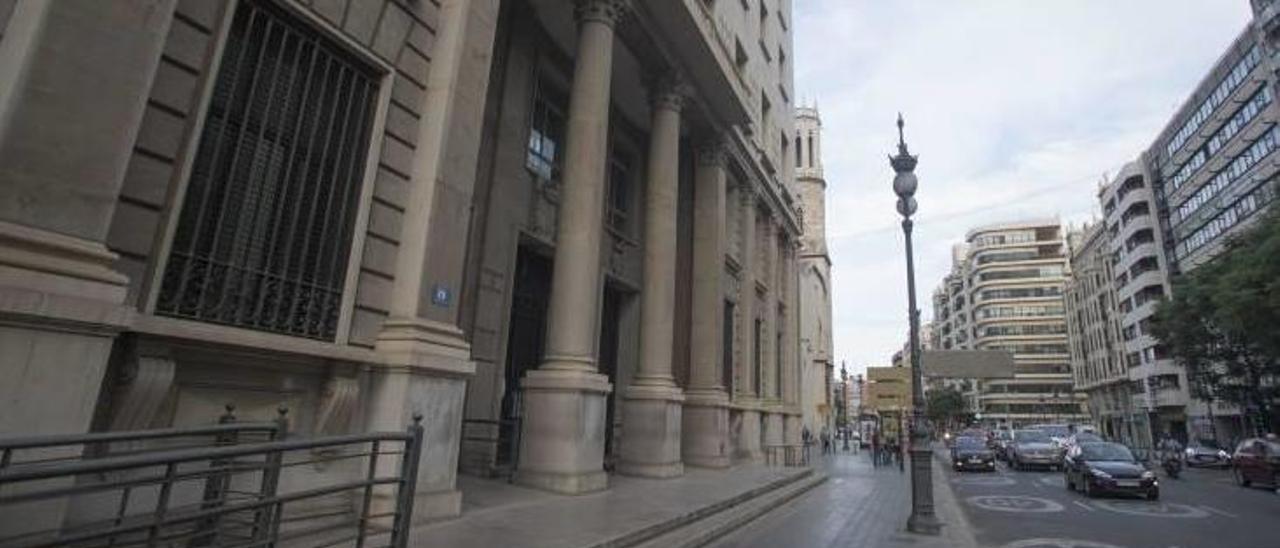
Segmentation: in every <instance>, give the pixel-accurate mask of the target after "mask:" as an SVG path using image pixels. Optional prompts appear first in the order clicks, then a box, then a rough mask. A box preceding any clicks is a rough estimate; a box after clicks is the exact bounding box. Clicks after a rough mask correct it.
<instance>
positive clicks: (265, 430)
mask: <svg viewBox="0 0 1280 548" xmlns="http://www.w3.org/2000/svg"><path fill="white" fill-rule="evenodd" d="M277 412H278V417H277V418H276V420H274V421H263V422H236V417H235V406H234V405H230V404H228V405H227V406H226V413H225V414H224V415H222V416H221V417H219V418H218V423H217V424H213V425H209V426H197V427H188V428H159V429H153V430H127V431H117V432H97V433H91V434H54V435H45V436H23V437H7V438H6V437H0V470H4V469H5V468H9V467H14V466H23V465H29V464H40V463H48V462H55V461H64V462H65V461H73V460H81V459H89V458H104V457H109V456H124V455H132V454H139V453H144V452H148V451H155V450H158V449H166V450H173V449H181V448H185V447H208V446H211V445H234V444H237V443H241V442H248V441H255V440H256V441H272V440H275V439H277V438H280V437H281V436H282V435H283V433H284V431H285V430H286V424H287V423H286V422H285V420H286V419H285V417H286V414H287V413H288V410H287V409H286V408H284V407H281V408H279V409H278V410H277ZM24 456H26V457H27V458H23V457H24Z"/></svg>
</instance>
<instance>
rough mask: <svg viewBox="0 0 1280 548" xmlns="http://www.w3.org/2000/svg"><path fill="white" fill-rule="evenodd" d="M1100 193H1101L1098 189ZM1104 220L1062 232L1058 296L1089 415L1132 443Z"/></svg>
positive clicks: (1110, 433)
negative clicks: (1063, 264)
mask: <svg viewBox="0 0 1280 548" xmlns="http://www.w3.org/2000/svg"><path fill="white" fill-rule="evenodd" d="M1099 194H1102V192H1101V190H1100V192H1099ZM1109 244H1110V240H1109V239H1108V238H1107V233H1106V224H1105V223H1103V222H1095V223H1093V224H1089V225H1086V226H1084V227H1083V228H1081V229H1080V230H1078V231H1073V232H1069V233H1068V234H1067V247H1068V251H1069V253H1070V260H1071V277H1070V278H1069V279H1068V280H1067V284H1066V288H1065V295H1064V297H1063V299H1064V301H1065V302H1066V307H1067V341H1068V344H1069V346H1070V347H1071V375H1072V379H1073V380H1074V381H1075V387H1076V389H1077V390H1080V391H1082V392H1084V393H1085V394H1087V395H1088V398H1089V414H1090V417H1091V418H1092V420H1093V424H1094V425H1095V426H1096V427H1097V428H1098V429H1099V432H1100V433H1101V434H1103V435H1104V436H1106V437H1107V438H1108V439H1116V440H1123V441H1124V442H1126V443H1130V444H1132V443H1133V440H1134V439H1136V436H1135V432H1134V430H1133V421H1132V420H1131V419H1132V416H1133V405H1132V398H1131V397H1130V394H1129V385H1130V383H1129V372H1128V368H1127V367H1125V365H1124V345H1123V342H1122V341H1121V340H1120V318H1119V315H1118V313H1117V312H1116V308H1115V301H1116V292H1115V286H1114V282H1113V279H1114V275H1113V269H1112V266H1113V265H1112V259H1111V258H1112V254H1111V246H1110V245H1109Z"/></svg>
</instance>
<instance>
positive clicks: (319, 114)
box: [156, 0, 377, 340]
mask: <svg viewBox="0 0 1280 548" xmlns="http://www.w3.org/2000/svg"><path fill="white" fill-rule="evenodd" d="M374 78H375V73H374V72H373V71H372V70H371V69H370V68H369V67H367V66H365V65H363V64H362V63H360V62H359V61H358V60H356V59H354V58H353V57H352V56H351V55H349V54H348V53H347V52H344V51H342V50H340V49H339V48H338V47H337V46H335V45H333V44H331V43H330V42H329V41H328V39H327V38H325V37H323V36H321V35H320V34H318V33H317V32H316V31H314V30H312V29H310V28H309V27H307V26H305V25H303V24H300V23H298V22H297V21H295V20H294V18H293V17H292V16H290V15H289V14H287V13H284V12H282V11H281V10H280V9H279V8H278V7H275V6H272V5H270V3H269V2H266V1H262V0H246V1H243V2H241V3H240V5H239V7H238V8H237V10H236V13H235V16H234V17H233V21H232V24H231V29H230V32H229V35H228V37H227V44H226V47H225V50H224V53H223V61H222V66H221V68H220V69H219V71H218V76H217V80H216V82H215V84H214V90H213V96H212V99H211V101H210V105H209V112H208V116H207V118H206V122H205V127H204V130H203V134H202V135H201V138H200V145H199V148H198V150H197V153H196V160H195V164H194V166H193V169H192V173H191V178H190V181H189V184H188V187H187V191H186V197H185V198H184V200H183V205H182V212H181V216H180V217H179V222H178V227H177V231H176V233H175V237H174V241H173V247H172V250H171V251H170V254H169V262H168V264H167V266H166V268H165V272H164V279H163V282H162V284H161V289H160V298H159V301H158V302H157V306H156V311H157V312H158V313H160V314H164V315H168V316H177V317H183V318H191V319H196V320H201V321H206V322H212V323H220V324H227V325H235V326H240V327H247V328H250V329H258V330H263V331H272V332H277V333H284V334H288V335H295V336H301V337H310V338H316V339H325V340H331V339H332V338H333V337H334V335H335V333H336V331H337V323H338V312H339V307H340V306H341V300H342V299H341V296H342V290H343V279H344V277H345V273H346V267H347V256H348V254H349V251H350V247H351V236H352V231H353V225H354V223H355V218H356V213H357V212H356V208H357V207H358V200H359V198H358V197H359V188H358V187H359V183H360V179H361V175H362V174H363V172H364V164H365V162H364V159H365V156H366V154H367V152H368V146H369V134H370V131H371V128H370V126H371V125H372V123H373V104H374V99H375V97H376V95H377V83H376V82H375V80H374Z"/></svg>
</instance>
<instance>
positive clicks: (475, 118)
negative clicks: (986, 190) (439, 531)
mask: <svg viewBox="0 0 1280 548" xmlns="http://www.w3.org/2000/svg"><path fill="white" fill-rule="evenodd" d="M790 14H791V10H790V2H789V1H788V0H765V1H763V2H758V3H757V2H752V3H750V4H749V5H748V4H746V3H735V2H716V3H706V2H661V3H649V2H626V1H621V0H578V1H574V2H570V1H568V0H513V1H510V2H498V1H497V0H441V1H439V2H437V1H434V0H367V1H366V0H309V1H302V0H238V1H215V0H122V1H120V2H18V3H16V4H15V3H13V2H2V1H0V179H2V180H3V181H4V183H3V184H2V185H0V319H2V320H3V321H0V324H3V326H2V327H0V347H2V348H4V352H3V353H0V378H3V379H5V380H6V381H9V382H4V383H0V435H4V434H16V433H45V434H52V433H72V432H85V431H104V430H122V429H139V428H151V427H164V426H184V425H193V424H200V423H207V422H210V421H213V420H215V419H216V417H217V416H218V415H219V414H220V413H221V410H222V407H223V405H225V404H227V403H233V404H235V405H236V407H237V410H238V415H239V416H241V417H243V418H246V419H254V418H269V417H272V416H274V414H275V410H276V408H277V407H278V406H279V405H281V404H284V405H286V406H288V407H289V409H290V413H289V417H290V433H289V435H291V436H294V435H302V436H306V435H320V434H340V433H346V432H362V431H371V430H399V429H401V428H403V427H404V426H405V424H407V423H408V422H409V420H410V417H411V416H412V415H413V414H414V413H422V414H423V415H424V416H425V420H424V423H423V424H424V426H425V427H426V444H425V447H426V450H425V451H424V454H423V457H422V462H421V467H420V475H419V484H418V486H417V492H418V495H419V498H418V501H417V503H416V510H417V517H418V518H419V519H432V518H439V517H448V516H454V515H457V514H458V513H459V512H460V511H461V497H462V494H461V493H460V492H459V491H458V490H457V489H456V487H455V485H456V483H455V480H456V473H457V471H458V470H459V469H461V470H467V471H472V472H476V473H481V474H492V473H495V472H497V471H499V470H503V469H506V470H511V469H512V468H514V471H515V477H516V478H517V479H518V481H520V482H521V483H524V484H527V485H532V486H535V487H539V488H544V489H549V490H553V491H558V492H565V493H582V492H589V491H595V490H599V489H603V488H605V487H607V485H608V478H609V476H608V474H609V473H610V472H614V471H617V472H619V473H626V474H633V475H638V476H646V477H659V478H662V477H672V476H677V475H680V474H681V473H682V471H683V467H684V466H686V465H689V466H705V467H725V466H729V465H731V464H732V463H733V462H734V461H736V460H742V459H748V460H752V459H759V458H761V457H762V456H763V454H764V452H765V451H768V450H770V449H771V448H772V447H776V446H781V445H784V444H795V443H798V442H799V439H800V423H801V421H800V406H799V400H800V386H801V384H800V369H799V364H800V359H801V357H800V350H799V348H800V344H799V325H800V306H799V290H800V288H799V284H798V280H799V276H800V270H799V267H798V260H799V255H800V252H801V251H800V247H801V246H800V234H801V232H802V227H801V225H800V215H799V211H798V206H799V203H800V202H799V198H798V196H797V194H796V189H795V186H796V185H795V181H794V168H793V165H792V162H791V161H790V158H791V157H792V153H791V150H792V149H791V147H792V143H793V142H795V137H796V135H795V130H794V127H793V125H794V121H793V114H792V105H791V101H792V98H791V97H792V93H793V91H792V72H791V65H790V61H789V59H790V56H791V48H792V45H791V43H792V40H791V34H790V33H791V30H790V27H789V25H790V20H789V19H790ZM71 68H74V70H70V69H71ZM464 437H465V438H467V439H469V440H480V439H486V438H488V440H489V441H468V442H465V443H464V442H463V439H464ZM323 473H326V474H344V473H351V472H350V471H349V470H345V469H344V470H338V469H332V470H328V471H325V472H323ZM50 519H51V520H54V521H56V520H58V519H61V516H51V517H50Z"/></svg>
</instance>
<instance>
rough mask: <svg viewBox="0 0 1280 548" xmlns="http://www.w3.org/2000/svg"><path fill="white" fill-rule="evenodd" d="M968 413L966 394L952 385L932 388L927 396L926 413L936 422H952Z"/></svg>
mask: <svg viewBox="0 0 1280 548" xmlns="http://www.w3.org/2000/svg"><path fill="white" fill-rule="evenodd" d="M967 414H968V410H967V409H966V408H965V403H964V394H962V393H961V392H960V391H959V390H957V389H956V388H955V387H952V386H944V387H942V388H940V389H937V390H930V391H929V394H928V396H927V397H926V398H925V415H926V416H928V417H929V420H931V421H933V423H934V424H950V423H952V422H954V421H955V420H957V419H960V418H962V417H964V416H965V415H967Z"/></svg>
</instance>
